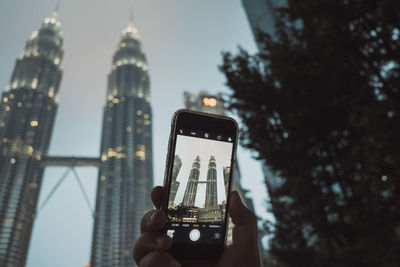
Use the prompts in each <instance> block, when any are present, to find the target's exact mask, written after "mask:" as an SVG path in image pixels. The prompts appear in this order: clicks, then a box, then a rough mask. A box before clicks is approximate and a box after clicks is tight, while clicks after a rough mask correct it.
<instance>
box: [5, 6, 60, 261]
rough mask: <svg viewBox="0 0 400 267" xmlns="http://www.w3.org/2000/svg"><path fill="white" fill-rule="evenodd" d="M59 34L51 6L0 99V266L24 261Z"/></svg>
mask: <svg viewBox="0 0 400 267" xmlns="http://www.w3.org/2000/svg"><path fill="white" fill-rule="evenodd" d="M62 44H63V37H62V31H61V28H60V22H59V20H58V13H57V12H54V13H53V15H52V16H51V17H49V18H46V19H45V20H44V22H43V23H42V25H41V27H40V29H39V30H38V31H34V32H33V33H32V36H31V38H30V39H29V40H28V41H27V43H26V45H25V49H24V52H23V53H22V55H21V56H20V57H19V58H18V59H17V62H16V64H15V68H14V71H13V73H12V77H11V80H10V83H9V84H8V86H7V87H6V90H5V92H4V93H3V94H2V98H1V102H0V266H4V267H6V266H24V265H25V261H26V257H27V253H28V248H29V241H30V238H31V233H32V227H33V222H34V220H35V216H36V206H37V202H38V197H39V193H40V187H41V184H42V179H43V167H42V166H41V163H42V161H43V158H44V157H45V156H46V155H47V151H48V148H49V144H50V138H51V134H52V131H53V125H54V120H55V116H56V111H57V106H58V103H57V96H58V89H59V87H60V82H61V76H62V70H61V61H62V58H63V50H62Z"/></svg>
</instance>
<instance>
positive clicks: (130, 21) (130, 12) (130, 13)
mask: <svg viewBox="0 0 400 267" xmlns="http://www.w3.org/2000/svg"><path fill="white" fill-rule="evenodd" d="M129 23H132V24H133V8H132V6H131V8H130V10H129Z"/></svg>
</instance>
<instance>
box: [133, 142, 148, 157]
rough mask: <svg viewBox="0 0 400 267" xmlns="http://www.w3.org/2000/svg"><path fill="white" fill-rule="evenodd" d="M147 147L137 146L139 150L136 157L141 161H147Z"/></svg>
mask: <svg viewBox="0 0 400 267" xmlns="http://www.w3.org/2000/svg"><path fill="white" fill-rule="evenodd" d="M145 149H146V148H145V146H144V145H138V146H137V150H136V153H135V155H136V157H137V158H138V159H140V160H145V159H146V150H145Z"/></svg>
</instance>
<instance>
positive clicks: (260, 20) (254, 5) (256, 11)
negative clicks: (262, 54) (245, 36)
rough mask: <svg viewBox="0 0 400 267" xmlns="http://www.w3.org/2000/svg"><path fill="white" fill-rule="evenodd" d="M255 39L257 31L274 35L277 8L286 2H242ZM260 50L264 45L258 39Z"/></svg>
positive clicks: (267, 0) (282, 0) (262, 0)
mask: <svg viewBox="0 0 400 267" xmlns="http://www.w3.org/2000/svg"><path fill="white" fill-rule="evenodd" d="M242 4H243V8H244V10H245V11H246V15H247V18H248V20H249V23H250V27H251V30H252V32H253V35H254V38H255V39H256V38H257V36H256V35H257V30H260V31H262V32H266V33H269V34H271V35H273V34H274V33H275V23H276V20H277V12H276V8H279V7H282V6H284V5H285V4H286V0H242ZM256 44H257V47H258V49H259V50H260V51H261V50H262V48H263V45H262V44H261V43H259V42H258V41H257V39H256Z"/></svg>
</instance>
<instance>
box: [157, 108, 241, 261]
mask: <svg viewBox="0 0 400 267" xmlns="http://www.w3.org/2000/svg"><path fill="white" fill-rule="evenodd" d="M237 138H238V125H237V123H236V121H235V120H234V119H232V118H229V117H225V116H218V115H213V114H208V113H202V112H195V111H191V110H186V109H181V110H178V111H177V112H175V114H174V116H173V118H172V124H171V134H170V138H169V143H168V154H167V160H166V168H165V178H164V186H165V188H166V194H165V199H164V205H163V209H164V211H165V212H166V217H167V222H166V225H165V227H164V232H165V233H166V234H167V235H168V236H170V237H171V238H172V239H173V245H172V247H171V248H170V250H169V252H170V253H171V255H172V256H173V257H174V258H176V259H177V260H179V261H181V262H183V263H186V262H204V263H212V262H216V261H217V260H218V259H219V257H220V255H221V254H222V252H223V250H224V247H225V243H226V232H227V231H226V230H227V221H228V210H227V208H228V207H229V198H230V188H231V184H232V177H233V173H232V172H233V169H234V168H233V164H234V162H235V158H236V147H237Z"/></svg>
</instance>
